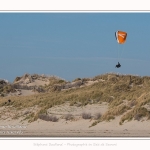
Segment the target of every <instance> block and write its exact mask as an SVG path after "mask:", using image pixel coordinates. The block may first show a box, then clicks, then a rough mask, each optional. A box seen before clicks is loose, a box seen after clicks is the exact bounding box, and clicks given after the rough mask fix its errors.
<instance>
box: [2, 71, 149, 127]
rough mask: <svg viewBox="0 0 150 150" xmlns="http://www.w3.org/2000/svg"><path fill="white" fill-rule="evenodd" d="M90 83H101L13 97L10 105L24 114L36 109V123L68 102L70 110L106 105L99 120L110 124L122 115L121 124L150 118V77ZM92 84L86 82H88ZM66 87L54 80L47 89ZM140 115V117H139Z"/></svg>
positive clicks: (100, 78)
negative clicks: (56, 85) (53, 108)
mask: <svg viewBox="0 0 150 150" xmlns="http://www.w3.org/2000/svg"><path fill="white" fill-rule="evenodd" d="M78 80H82V79H80V78H77V79H75V80H74V81H78ZM89 80H90V81H96V80H97V81H98V82H96V83H94V84H92V85H90V86H85V87H82V88H75V89H74V88H72V89H67V90H62V91H57V90H56V91H53V90H49V92H46V93H39V94H35V95H31V96H12V97H9V99H11V103H10V104H9V105H11V106H12V107H15V108H18V109H22V110H23V109H25V108H28V107H34V106H35V105H37V106H38V108H39V111H37V112H36V113H34V114H32V115H30V117H29V118H30V119H31V118H32V119H31V120H33V121H34V120H37V119H38V116H39V115H41V114H45V113H46V112H47V109H49V108H51V107H54V106H56V105H61V104H63V103H66V102H69V103H70V106H73V105H76V104H77V103H80V104H81V106H85V105H87V104H90V105H91V104H97V103H102V102H107V103H108V104H109V110H108V111H107V112H106V113H105V114H104V115H102V116H101V117H100V119H102V120H107V121H109V120H111V119H114V118H115V117H116V116H119V115H123V117H122V118H121V120H120V124H123V122H124V121H125V120H127V121H130V120H132V119H133V118H138V117H139V118H141V117H144V116H145V117H149V112H148V111H146V110H147V109H146V108H143V107H142V106H144V105H145V104H147V103H149V102H150V94H149V91H150V77H139V76H132V75H117V74H104V75H99V76H96V77H94V78H90V79H89ZM89 80H88V79H86V78H85V82H87V81H89ZM83 81H84V80H83ZM65 83H66V81H65V80H55V79H53V80H52V81H51V82H50V83H49V85H46V86H45V87H44V88H46V89H51V88H52V87H53V86H54V85H55V84H60V85H62V84H65ZM6 89H7V88H6ZM8 89H9V88H8ZM124 100H126V102H127V104H124ZM7 101H8V98H7V97H0V107H2V106H6V105H7V104H6V102H7ZM91 101H92V103H91ZM137 114H139V115H138V117H137ZM95 124H96V123H95Z"/></svg>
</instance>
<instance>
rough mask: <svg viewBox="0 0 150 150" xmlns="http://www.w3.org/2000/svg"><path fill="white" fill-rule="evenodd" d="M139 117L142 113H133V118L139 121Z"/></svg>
mask: <svg viewBox="0 0 150 150" xmlns="http://www.w3.org/2000/svg"><path fill="white" fill-rule="evenodd" d="M141 118H142V114H135V115H134V120H137V121H140V119H141Z"/></svg>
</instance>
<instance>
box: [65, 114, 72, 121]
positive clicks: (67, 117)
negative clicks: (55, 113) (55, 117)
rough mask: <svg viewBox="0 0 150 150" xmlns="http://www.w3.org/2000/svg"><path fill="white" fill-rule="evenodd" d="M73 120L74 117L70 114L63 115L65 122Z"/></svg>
mask: <svg viewBox="0 0 150 150" xmlns="http://www.w3.org/2000/svg"><path fill="white" fill-rule="evenodd" d="M73 118H74V116H73V115H72V114H66V115H65V119H66V120H72V119H73Z"/></svg>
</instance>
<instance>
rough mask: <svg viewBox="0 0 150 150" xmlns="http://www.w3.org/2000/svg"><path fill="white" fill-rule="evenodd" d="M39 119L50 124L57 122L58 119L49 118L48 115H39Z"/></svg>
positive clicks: (54, 117)
mask: <svg viewBox="0 0 150 150" xmlns="http://www.w3.org/2000/svg"><path fill="white" fill-rule="evenodd" d="M39 118H40V119H41V120H45V121H52V122H57V121H58V118H57V117H56V116H52V115H51V116H49V115H46V114H39Z"/></svg>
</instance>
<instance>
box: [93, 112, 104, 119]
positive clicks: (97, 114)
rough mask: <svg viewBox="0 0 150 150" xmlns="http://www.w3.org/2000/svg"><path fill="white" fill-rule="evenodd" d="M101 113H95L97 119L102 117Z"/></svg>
mask: <svg viewBox="0 0 150 150" xmlns="http://www.w3.org/2000/svg"><path fill="white" fill-rule="evenodd" d="M101 116H102V115H101V113H96V114H95V115H94V119H95V120H98V119H100V118H101Z"/></svg>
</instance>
